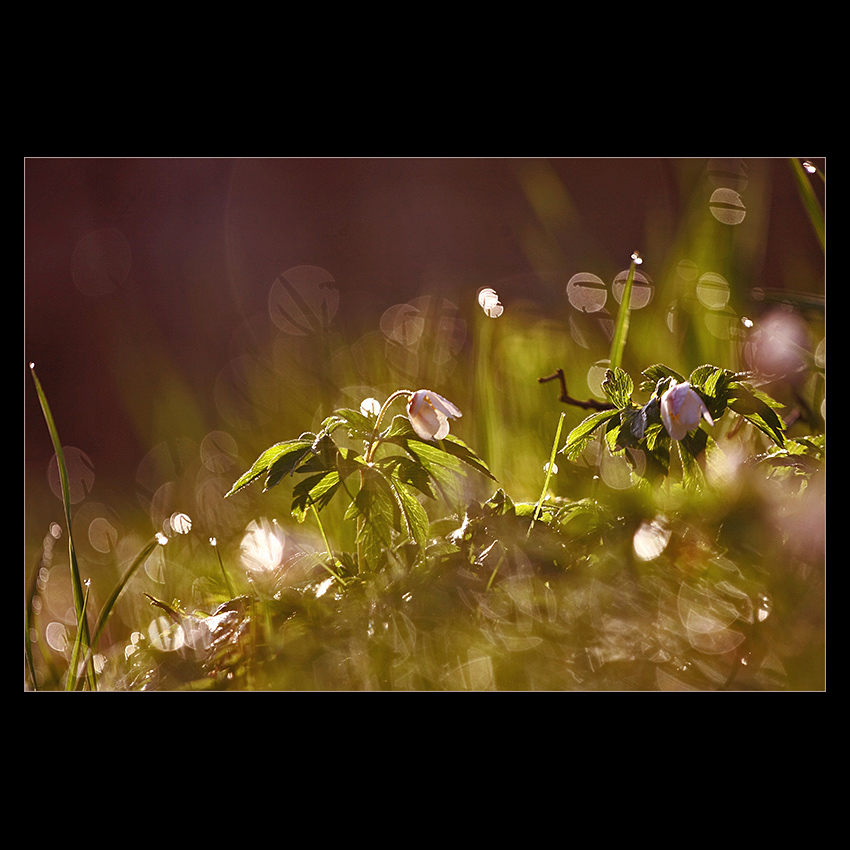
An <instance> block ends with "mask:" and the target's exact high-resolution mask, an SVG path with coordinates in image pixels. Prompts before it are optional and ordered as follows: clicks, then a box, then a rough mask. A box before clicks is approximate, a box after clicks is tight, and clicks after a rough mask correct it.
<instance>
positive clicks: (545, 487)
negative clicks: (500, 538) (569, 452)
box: [526, 413, 566, 536]
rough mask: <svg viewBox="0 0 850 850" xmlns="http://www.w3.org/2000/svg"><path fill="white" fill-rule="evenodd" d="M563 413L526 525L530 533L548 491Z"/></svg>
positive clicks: (559, 438)
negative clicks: (544, 478) (542, 479)
mask: <svg viewBox="0 0 850 850" xmlns="http://www.w3.org/2000/svg"><path fill="white" fill-rule="evenodd" d="M565 416H566V414H565V413H562V414H561V417H560V419H558V430H557V431H555V439H554V440H553V441H552V451H551V452H550V453H549V463H548V464H547V466H546V480H545V481H544V482H543V489H542V490H541V491H540V498H539V499H538V500H537V507H535V509H534V514H533V516H532V517H531V524H530V525H529V526H528V532H527V534H526V536H528V534H531V529H532V528H534V523H535V522H536V521H537V518H538V517H539V516H540V509H541V508H542V507H543V500H544V499H545V498H546V493H547V492H549V480H550V479H551V478H552V470H553V469H554V467H555V455H556V454H557V453H558V443H560V442H561V429H562V428H563V427H564V417H565Z"/></svg>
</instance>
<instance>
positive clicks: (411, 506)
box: [388, 476, 428, 546]
mask: <svg viewBox="0 0 850 850" xmlns="http://www.w3.org/2000/svg"><path fill="white" fill-rule="evenodd" d="M388 483H389V485H390V488H391V490H392V492H393V495H394V496H395V499H396V504H397V506H398V509H399V515H398V516H399V519H400V520H401V521H402V522H403V525H404V528H403V531H404V532H405V533H406V535H407V537H408V538H409V539H410V540H413V541H415V542H416V543H418V544H419V545H420V546H421V545H423V544H424V543H425V541H426V539H427V536H428V514H426V513H425V508H423V507H422V505H420V504H419V502H418V501H417V499H416V497H415V496H414V495H413V493H411V492H410V490H408V489H407V487H406V486H405V485H404V484H402V482H401V481H400V480H399V479H398V478H396V477H395V476H390V478H389V479H388Z"/></svg>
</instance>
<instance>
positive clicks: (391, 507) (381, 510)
mask: <svg viewBox="0 0 850 850" xmlns="http://www.w3.org/2000/svg"><path fill="white" fill-rule="evenodd" d="M396 506H397V502H396V498H395V495H394V494H393V492H392V489H391V487H390V485H389V483H388V482H387V480H386V478H385V477H384V476H383V475H382V474H381V473H380V472H378V470H377V469H374V468H370V469H367V470H365V471H364V473H363V477H362V485H361V487H360V490H359V491H358V492H357V495H356V496H355V497H354V500H353V501H352V502H351V504H350V505H349V507H348V510H347V511H346V514H345V518H346V519H353V518H355V517H356V518H358V526H357V537H356V542H357V547H358V551H360V552H362V555H363V557H364V558H365V559H366V562H367V564H368V565H369V566H370V567H371V568H372V569H374V568H375V567H377V565H378V564H379V563H380V561H381V559H382V558H383V557H384V553H385V551H386V550H387V549H388V548H389V547H390V545H391V543H392V533H393V523H394V514H395V511H396Z"/></svg>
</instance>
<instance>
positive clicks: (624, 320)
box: [610, 252, 637, 369]
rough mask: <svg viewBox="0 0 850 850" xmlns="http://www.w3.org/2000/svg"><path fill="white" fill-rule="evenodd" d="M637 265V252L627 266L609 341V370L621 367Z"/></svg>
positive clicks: (627, 333) (627, 334)
mask: <svg viewBox="0 0 850 850" xmlns="http://www.w3.org/2000/svg"><path fill="white" fill-rule="evenodd" d="M636 265H637V252H635V253H634V254H632V263H631V265H630V266H629V274H628V277H627V278H626V287H625V289H624V290H623V297H622V299H621V301H620V310H619V312H618V313H617V324H616V326H615V328H614V336H613V338H612V340H611V354H610V360H611V368H612V369H616V368H617V367H618V366H620V365H622V362H623V351H625V348H626V339H627V338H628V336H629V320H630V318H631V313H632V287H633V285H634V282H635V266H636Z"/></svg>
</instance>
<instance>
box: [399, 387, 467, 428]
mask: <svg viewBox="0 0 850 850" xmlns="http://www.w3.org/2000/svg"><path fill="white" fill-rule="evenodd" d="M462 415H463V414H462V413H461V412H460V411H459V410H458V409H457V407H455V405H453V404H452V403H451V402H450V401H448V400H447V399H445V398H443V397H442V396H441V395H438V394H437V393H435V392H433V391H432V390H417V391H416V392H415V393H411V395H410V398H408V400H407V418H408V419H409V420H410V424H411V425H412V426H413V430H414V431H416V433H417V434H418V435H419V436H420V437H421V438H422V439H423V440H442V439H443V438H444V437H445V436H446V435H447V434H448V433H449V419H450V418H451V419H457V418H459V417H460V416H462Z"/></svg>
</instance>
